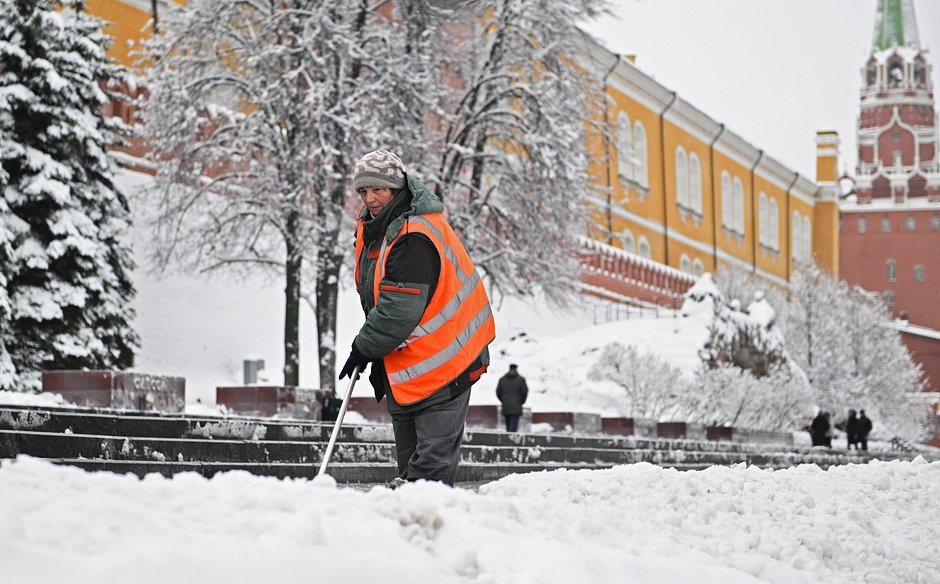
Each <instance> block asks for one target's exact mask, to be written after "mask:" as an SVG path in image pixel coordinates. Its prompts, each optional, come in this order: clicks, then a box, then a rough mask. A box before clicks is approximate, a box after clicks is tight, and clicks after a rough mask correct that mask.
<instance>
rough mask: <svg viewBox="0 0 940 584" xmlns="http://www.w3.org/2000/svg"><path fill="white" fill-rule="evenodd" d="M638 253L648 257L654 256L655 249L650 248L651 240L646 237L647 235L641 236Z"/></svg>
mask: <svg viewBox="0 0 940 584" xmlns="http://www.w3.org/2000/svg"><path fill="white" fill-rule="evenodd" d="M637 255H639V256H640V257H641V258H646V259H651V258H652V257H653V250H652V249H651V248H650V242H649V240H648V239H646V236H645V235H641V236H640V240H639V243H638V244H637Z"/></svg>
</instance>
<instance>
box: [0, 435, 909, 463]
mask: <svg viewBox="0 0 940 584" xmlns="http://www.w3.org/2000/svg"><path fill="white" fill-rule="evenodd" d="M325 447H326V444H325V443H323V442H310V441H273V440H265V441H258V440H202V439H196V440H193V439H183V438H136V437H135V438H121V437H114V436H103V435H82V434H53V433H46V432H22V431H10V430H0V458H15V457H16V456H18V455H28V456H34V457H37V458H49V459H85V460H99V459H100V460H117V461H138V462H166V463H168V464H169V463H187V464H188V463H197V462H205V463H220V464H226V463H240V462H244V463H252V464H270V463H285V464H319V461H320V460H322V456H323V452H324V450H325ZM394 456H395V448H394V445H393V444H391V443H365V442H337V444H336V448H335V449H334V452H333V458H332V461H331V463H332V462H337V463H391V462H393V461H394ZM904 458H910V456H905V457H904ZM461 461H462V463H468V464H496V465H501V464H531V465H539V466H542V467H550V466H554V465H601V466H612V465H618V464H634V463H638V462H648V463H651V464H656V465H660V466H674V465H696V466H700V467H705V466H709V465H731V464H738V463H742V462H743V463H747V464H751V465H758V466H761V467H765V468H776V467H785V466H793V465H795V464H803V463H813V464H819V465H822V466H830V465H835V464H847V463H850V462H855V463H861V462H865V461H866V460H865V459H862V458H861V457H860V456H857V455H847V454H845V453H827V452H814V453H811V454H797V453H789V452H781V453H775V454H761V453H740V452H706V451H684V450H678V449H676V450H669V449H666V450H653V449H600V448H582V447H576V448H567V447H558V448H555V447H549V448H543V447H534V448H529V447H518V446H509V447H505V446H500V447H492V446H478V445H473V444H465V445H464V446H463V447H462V449H461Z"/></svg>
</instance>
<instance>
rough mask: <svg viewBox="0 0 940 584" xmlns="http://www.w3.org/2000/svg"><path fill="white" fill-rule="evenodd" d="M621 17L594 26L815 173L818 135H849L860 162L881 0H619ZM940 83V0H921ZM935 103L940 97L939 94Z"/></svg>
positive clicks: (772, 151) (850, 156)
mask: <svg viewBox="0 0 940 584" xmlns="http://www.w3.org/2000/svg"><path fill="white" fill-rule="evenodd" d="M612 3H613V4H614V7H615V11H616V14H617V16H618V17H619V18H617V19H612V18H607V19H603V20H602V21H598V22H595V23H591V24H589V25H588V26H587V27H586V28H587V30H588V31H590V32H591V33H593V34H594V35H595V36H597V37H598V38H600V39H601V40H602V41H603V43H604V44H605V45H606V46H607V48H609V49H610V50H612V51H614V52H617V53H622V54H635V55H636V56H637V62H636V63H637V66H639V67H640V69H642V70H643V71H644V72H646V73H647V74H649V75H651V76H652V77H655V78H656V80H657V81H659V82H660V83H662V84H663V85H665V86H666V87H667V88H669V89H671V90H675V91H678V92H679V94H680V95H681V96H682V97H683V98H684V99H686V100H688V101H689V102H691V103H692V104H693V105H694V106H696V107H697V108H699V109H700V110H702V111H704V112H705V113H706V114H708V115H709V116H711V117H712V118H714V119H715V120H717V121H718V122H723V123H725V124H727V125H728V127H729V128H730V129H731V130H733V131H734V132H736V133H737V134H738V135H739V136H741V137H743V138H744V139H745V140H747V141H748V142H750V143H751V144H753V145H755V146H757V147H758V148H762V149H764V150H765V151H766V152H767V153H768V154H769V155H771V156H773V157H774V158H776V159H777V160H779V161H780V162H782V163H784V164H786V165H787V166H789V167H791V168H792V169H794V170H796V171H798V172H800V173H802V174H803V175H804V176H806V177H808V178H810V179H815V178H816V177H815V173H816V166H815V165H816V161H815V144H814V142H813V139H814V137H815V132H816V130H817V129H822V128H831V129H835V130H837V131H838V132H839V135H840V136H841V138H842V148H841V150H842V152H841V156H840V171H841V170H842V169H844V168H846V167H847V168H849V170H850V173H852V172H853V171H854V166H855V159H856V151H855V131H856V130H855V129H856V118H857V116H858V96H859V89H860V84H861V76H860V73H859V69H860V67H861V66H862V63H863V61H864V60H865V59H866V57H867V56H868V54H869V52H870V51H871V43H872V28H873V26H874V19H875V7H876V4H877V2H876V0H612ZM914 8H915V12H916V15H917V24H918V30H919V32H920V41H921V45H925V46H926V47H927V48H930V49H932V55H931V57H930V58H929V59H930V63H931V65H933V68H934V69H933V83H934V88H935V90H936V89H937V88H940V70H938V65H940V64H938V55H940V0H914ZM934 103H935V105H936V100H935V102H934Z"/></svg>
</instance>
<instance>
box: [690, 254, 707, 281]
mask: <svg viewBox="0 0 940 584" xmlns="http://www.w3.org/2000/svg"><path fill="white" fill-rule="evenodd" d="M704 273H705V266H704V265H703V264H702V260H700V259H698V258H695V261H694V262H692V274H693V275H694V276H695V277H696V278H700V277H702V275H703V274H704Z"/></svg>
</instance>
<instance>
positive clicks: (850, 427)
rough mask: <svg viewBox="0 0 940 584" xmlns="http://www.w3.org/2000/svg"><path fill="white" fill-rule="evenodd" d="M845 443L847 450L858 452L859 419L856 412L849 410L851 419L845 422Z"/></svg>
mask: <svg viewBox="0 0 940 584" xmlns="http://www.w3.org/2000/svg"><path fill="white" fill-rule="evenodd" d="M845 441H846V444H847V445H846V449H848V450H852V447H853V446H854V447H855V450H858V418H857V417H855V410H849V418H848V419H847V420H846V421H845Z"/></svg>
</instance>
